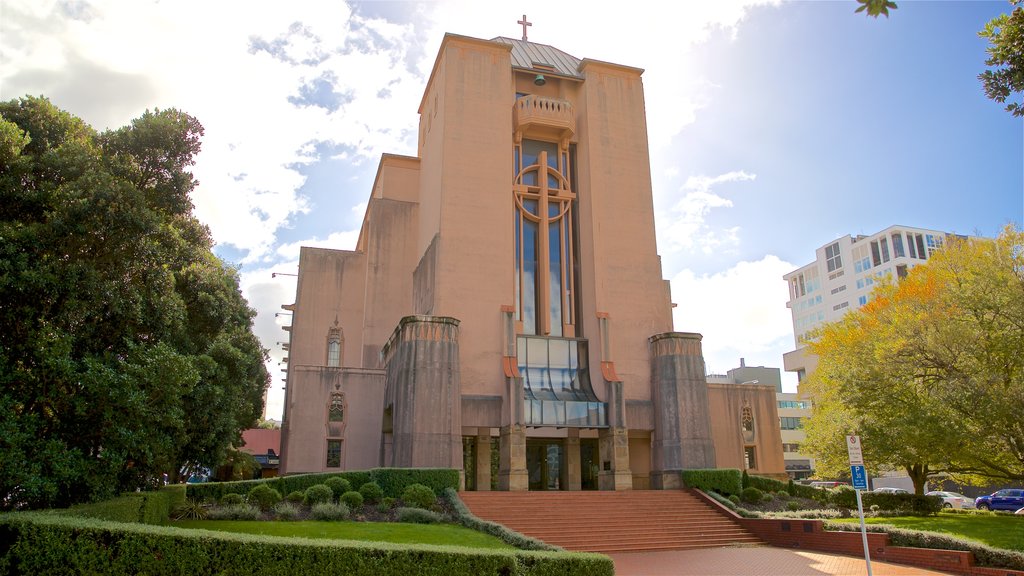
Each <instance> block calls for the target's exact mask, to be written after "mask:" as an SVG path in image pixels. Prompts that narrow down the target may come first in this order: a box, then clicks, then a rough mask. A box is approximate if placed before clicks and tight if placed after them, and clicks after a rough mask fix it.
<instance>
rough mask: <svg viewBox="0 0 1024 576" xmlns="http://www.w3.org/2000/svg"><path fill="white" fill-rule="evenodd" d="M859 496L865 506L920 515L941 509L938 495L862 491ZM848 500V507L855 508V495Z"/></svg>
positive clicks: (940, 500)
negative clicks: (849, 501)
mask: <svg viewBox="0 0 1024 576" xmlns="http://www.w3.org/2000/svg"><path fill="white" fill-rule="evenodd" d="M860 497H861V502H862V503H863V504H864V507H865V508H870V507H871V506H872V505H876V506H878V507H879V508H880V509H882V510H892V511H895V512H909V513H911V514H920V515H928V514H938V513H939V512H940V511H941V510H942V498H940V497H938V496H918V495H917V494H886V493H875V492H863V493H861V495H860ZM850 500H851V503H850V508H856V507H857V497H856V496H854V497H853V498H851V499H850Z"/></svg>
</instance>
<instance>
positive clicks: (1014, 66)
mask: <svg viewBox="0 0 1024 576" xmlns="http://www.w3.org/2000/svg"><path fill="white" fill-rule="evenodd" d="M1022 1H1024V0H1010V5H1012V6H1014V8H1013V10H1012V11H1011V12H1010V13H1009V14H1000V15H999V16H997V17H996V18H993V19H992V20H991V21H989V22H988V23H987V24H985V28H984V29H983V30H982V31H981V32H978V36H981V37H982V38H985V39H986V40H988V42H989V46H988V48H986V49H985V51H986V52H988V59H986V60H985V65H986V66H990V67H993V69H992V70H986V71H984V72H982V73H981V74H979V75H978V79H979V80H981V84H982V86H983V87H984V89H985V95H986V96H988V97H989V98H990V99H992V100H995V101H996V102H999V103H1000V104H1002V103H1005V102H1006V101H1007V100H1010V103H1009V104H1007V105H1006V111H1007V112H1009V113H1011V114H1013V115H1014V116H1024V106H1022V104H1021V101H1020V95H1021V93H1022V92H1024V7H1021V3H1022ZM1014 98H1015V99H1016V101H1013V100H1014Z"/></svg>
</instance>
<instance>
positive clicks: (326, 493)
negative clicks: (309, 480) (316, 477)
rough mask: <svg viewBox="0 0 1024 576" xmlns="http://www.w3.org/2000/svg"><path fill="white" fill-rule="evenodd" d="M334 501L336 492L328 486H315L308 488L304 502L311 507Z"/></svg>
mask: <svg viewBox="0 0 1024 576" xmlns="http://www.w3.org/2000/svg"><path fill="white" fill-rule="evenodd" d="M332 500H334V491H333V490H331V488H330V486H328V485H326V484H314V485H313V486H310V487H309V488H306V499H305V500H304V502H305V503H306V504H309V505H310V506H312V505H313V504H319V503H321V502H330V501H332Z"/></svg>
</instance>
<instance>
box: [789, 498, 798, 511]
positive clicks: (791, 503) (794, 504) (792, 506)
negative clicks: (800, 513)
mask: <svg viewBox="0 0 1024 576" xmlns="http://www.w3.org/2000/svg"><path fill="white" fill-rule="evenodd" d="M799 509H800V503H799V502H797V501H795V500H790V501H789V502H786V510H790V511H793V510H799Z"/></svg>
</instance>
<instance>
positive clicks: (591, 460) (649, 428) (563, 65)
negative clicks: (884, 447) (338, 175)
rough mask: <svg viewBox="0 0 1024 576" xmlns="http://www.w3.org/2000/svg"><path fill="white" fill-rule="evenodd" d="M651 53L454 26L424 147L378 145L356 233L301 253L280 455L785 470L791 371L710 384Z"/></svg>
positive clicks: (475, 478) (495, 476) (438, 66)
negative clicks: (638, 64) (661, 167)
mask: <svg viewBox="0 0 1024 576" xmlns="http://www.w3.org/2000/svg"><path fill="white" fill-rule="evenodd" d="M642 72H643V71H642V70H640V69H638V68H633V67H630V66H623V65H620V64H611V63H608V62H601V61H597V60H590V59H583V60H580V59H578V58H575V57H573V56H571V55H569V54H567V53H565V52H563V51H561V50H558V49H556V48H553V47H551V46H547V45H544V44H537V43H533V42H528V41H526V40H525V39H524V40H518V39H510V38H495V39H492V40H480V39H476V38H468V37H464V36H456V35H451V34H449V35H446V36H445V38H444V40H443V41H442V43H441V47H440V50H439V52H438V55H437V59H436V61H435V64H434V67H433V70H432V72H431V75H430V78H429V80H428V82H427V86H426V89H425V90H424V93H423V98H422V100H421V102H420V106H419V118H420V121H419V131H418V152H417V155H416V156H415V157H410V156H395V155H385V156H384V157H383V158H382V159H381V162H380V167H379V169H378V172H377V177H376V181H375V182H374V185H373V189H372V191H371V193H370V199H369V202H368V205H367V209H366V215H365V217H364V220H363V224H362V229H361V231H360V235H359V240H358V243H357V246H356V248H355V250H351V251H347V250H330V249H323V248H302V250H301V254H300V259H299V274H298V283H297V288H296V295H295V302H294V304H289V305H286V306H285V308H286V309H288V310H291V311H292V312H293V316H292V325H291V326H290V327H288V329H289V331H290V338H289V343H288V349H289V354H288V356H289V357H288V369H287V374H288V375H287V386H286V393H285V412H284V422H283V424H282V429H283V438H282V442H283V446H282V451H283V453H282V457H281V466H282V469H283V472H284V473H296V472H319V471H329V470H344V469H366V468H372V467H376V466H394V467H445V468H457V469H460V470H462V471H463V472H464V482H465V486H466V488H467V489H480V490H487V489H491V488H492V487H493V488H497V489H502V490H527V489H529V490H553V489H561V490H580V489H602V490H623V489H632V488H648V487H653V488H669V487H673V486H678V485H679V482H680V478H681V474H680V473H679V471H680V470H682V469H687V468H715V467H728V468H744V467H746V468H749V469H750V470H751V471H752V472H755V473H760V474H766V475H773V474H774V475H780V476H781V475H782V474H784V464H783V459H782V452H781V442H780V440H779V432H778V419H777V416H776V412H775V410H774V408H775V398H774V394H775V390H774V389H773V388H772V387H770V386H734V385H721V386H719V385H709V384H708V382H707V380H706V377H705V372H704V370H705V368H704V361H703V357H702V354H701V336H700V335H699V334H694V333H687V332H675V331H673V322H672V303H671V302H670V291H669V286H668V282H667V281H666V280H664V279H663V277H662V271H661V261H660V258H659V256H658V254H657V247H656V245H655V233H654V208H653V200H652V191H651V175H650V160H649V154H648V143H647V126H646V118H645V108H644V91H643V83H642V81H641V74H642ZM745 463H746V466H744V464H745Z"/></svg>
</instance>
